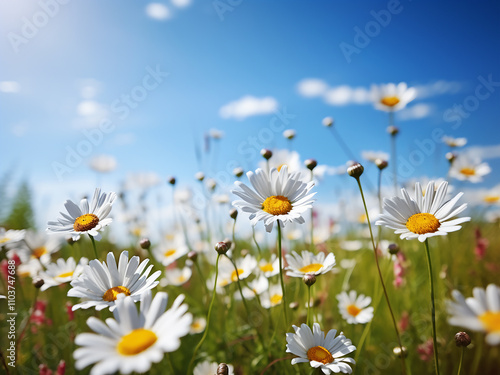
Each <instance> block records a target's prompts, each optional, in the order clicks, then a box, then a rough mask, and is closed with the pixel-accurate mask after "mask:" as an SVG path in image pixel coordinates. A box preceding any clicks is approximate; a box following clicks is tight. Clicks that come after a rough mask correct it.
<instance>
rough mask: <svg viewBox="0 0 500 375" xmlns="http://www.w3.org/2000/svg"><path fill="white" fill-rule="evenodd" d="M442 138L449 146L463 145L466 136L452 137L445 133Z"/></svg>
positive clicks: (465, 141)
mask: <svg viewBox="0 0 500 375" xmlns="http://www.w3.org/2000/svg"><path fill="white" fill-rule="evenodd" d="M442 140H443V142H444V143H446V144H447V145H448V146H449V147H463V146H465V145H466V144H467V138H453V137H449V136H446V135H445V136H444V137H443V138H442Z"/></svg>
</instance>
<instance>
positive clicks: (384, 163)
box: [375, 159, 389, 171]
mask: <svg viewBox="0 0 500 375" xmlns="http://www.w3.org/2000/svg"><path fill="white" fill-rule="evenodd" d="M375 165H376V166H377V168H378V169H380V170H381V171H382V170H384V169H385V168H387V166H388V165H389V163H388V162H387V161H386V160H382V159H375Z"/></svg>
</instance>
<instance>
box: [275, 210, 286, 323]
mask: <svg viewBox="0 0 500 375" xmlns="http://www.w3.org/2000/svg"><path fill="white" fill-rule="evenodd" d="M277 224H278V257H279V265H280V282H281V292H282V293H283V312H284V314H285V327H288V313H287V312H286V298H285V282H284V280H283V255H282V254H281V224H280V221H279V220H278V221H277Z"/></svg>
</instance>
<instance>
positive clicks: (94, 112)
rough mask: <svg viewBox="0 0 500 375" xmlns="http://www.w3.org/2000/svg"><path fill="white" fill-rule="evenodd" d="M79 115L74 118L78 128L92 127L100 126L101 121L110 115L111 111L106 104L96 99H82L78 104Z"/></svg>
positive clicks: (77, 111)
mask: <svg viewBox="0 0 500 375" xmlns="http://www.w3.org/2000/svg"><path fill="white" fill-rule="evenodd" d="M76 114H77V115H78V117H77V118H76V119H75V120H74V124H75V127H77V128H91V127H95V126H99V124H100V122H101V121H102V120H103V119H105V118H107V117H109V111H108V109H107V107H106V106H105V105H104V104H101V103H99V102H97V101H95V100H82V101H81V102H80V103H78V105H77V106H76Z"/></svg>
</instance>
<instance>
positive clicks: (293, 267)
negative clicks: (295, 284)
mask: <svg viewBox="0 0 500 375" xmlns="http://www.w3.org/2000/svg"><path fill="white" fill-rule="evenodd" d="M285 258H286V261H287V262H288V267H287V268H286V270H287V272H286V274H287V275H288V276H292V277H304V275H305V274H313V275H322V274H324V273H327V272H328V271H331V270H332V268H333V266H335V264H336V263H335V255H333V253H330V254H328V255H327V256H326V258H325V253H322V252H320V253H318V254H316V255H315V254H313V253H312V252H310V251H307V250H304V251H302V252H301V253H300V255H299V254H298V253H297V252H296V251H293V252H292V254H286V255H285Z"/></svg>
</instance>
